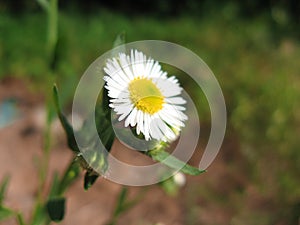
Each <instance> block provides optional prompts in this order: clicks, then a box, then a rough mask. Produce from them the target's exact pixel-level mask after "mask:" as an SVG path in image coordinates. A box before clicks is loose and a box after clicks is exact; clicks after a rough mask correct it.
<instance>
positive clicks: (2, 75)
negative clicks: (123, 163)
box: [0, 0, 300, 225]
mask: <svg viewBox="0 0 300 225" xmlns="http://www.w3.org/2000/svg"><path fill="white" fill-rule="evenodd" d="M41 2H42V1H41ZM58 9H59V13H58V16H57V18H58V28H57V31H58V32H57V37H58V39H57V42H55V41H56V40H55V41H54V42H55V43H57V44H55V47H54V48H52V50H51V34H49V32H51V28H50V31H49V26H50V27H51V25H49V23H50V24H51V22H49V19H48V16H49V15H47V13H46V12H45V10H43V9H42V7H41V6H40V4H38V2H37V1H33V0H19V1H4V0H1V1H0V104H1V105H0V125H1V126H0V127H1V128H0V149H1V158H0V162H1V166H0V168H1V172H0V176H1V177H0V179H2V177H3V176H4V175H5V174H10V175H11V182H10V185H9V188H8V193H7V196H6V203H7V204H8V205H9V206H11V207H13V208H16V209H18V210H20V211H24V212H25V218H26V219H28V220H29V219H30V214H31V209H32V205H33V202H34V194H35V192H36V187H37V186H38V184H37V183H38V181H37V178H35V177H36V175H37V174H38V172H37V171H36V168H37V167H36V165H35V163H34V161H35V160H34V159H35V157H36V156H38V155H40V154H42V150H41V149H42V147H43V145H44V143H45V139H44V136H43V135H44V130H45V123H46V115H45V109H46V108H47V104H51V91H52V85H53V83H54V82H56V83H57V84H58V86H59V88H60V95H61V99H62V103H63V106H64V108H65V110H66V112H67V111H68V110H69V109H70V105H71V101H72V95H73V93H74V90H75V88H76V85H77V82H78V81H79V79H80V77H81V75H82V74H83V72H84V71H85V70H86V68H87V66H88V65H89V64H90V63H91V62H92V61H94V60H95V59H96V58H97V57H98V56H99V55H101V54H102V53H104V52H105V51H108V50H110V49H111V47H112V45H113V42H114V40H115V38H116V37H117V35H118V34H120V33H122V32H123V33H124V34H125V37H126V41H127V42H132V41H137V40H144V39H146V40H148V39H159V40H165V41H170V42H175V43H177V44H180V45H183V46H185V47H187V48H189V49H191V50H192V51H194V52H195V53H196V54H198V55H199V56H200V57H201V58H202V59H203V60H204V61H205V62H206V63H207V64H208V65H209V67H210V68H211V69H212V71H213V72H214V73H215V75H216V77H217V79H218V81H219V83H220V85H221V87H222V89H223V92H224V96H225V100H226V105H227V112H228V127H227V132H226V136H225V140H224V144H223V146H222V150H221V152H220V154H219V155H218V157H217V159H216V161H215V162H214V163H213V164H212V165H211V166H210V167H209V170H208V172H207V173H206V174H203V175H200V176H199V177H189V176H188V177H187V183H186V185H185V186H184V187H183V188H182V189H181V190H180V192H179V194H178V195H177V196H168V195H167V194H166V193H165V192H164V191H163V190H161V189H160V188H159V187H157V186H155V185H154V186H151V187H147V188H146V189H147V190H148V192H147V193H146V194H144V195H143V197H141V200H140V201H139V203H138V204H136V205H135V206H134V207H133V208H132V209H130V210H128V211H127V212H125V213H124V214H123V215H122V216H121V218H120V219H119V222H118V224H135V225H136V224H159V223H160V224H188V225H198V224H209V225H210V224H211V225H212V224H234V225H238V224H255V225H258V224H261V225H267V224H276V225H284V224H285V225H288V224H291V225H292V224H294V225H295V224H299V223H300V222H299V218H300V188H299V187H300V151H299V144H300V143H299V134H300V106H299V99H300V72H299V71H300V63H299V62H300V45H299V44H300V42H299V41H300V39H299V38H300V26H299V24H300V2H299V1H297V0H279V1H275V0H274V1H259V0H253V1H250V0H248V1H237V0H231V1H217V0H211V1H209V0H204V1H197V0H187V1H179V0H152V1H149V0H140V1H137V0H129V1H122V2H120V1H116V0H111V1H106V0H102V1H96V0H88V1H79V0H74V1H59V2H58ZM52 28H53V27H52ZM54 30H55V27H54ZM49 39H50V41H49ZM54 39H55V38H54ZM49 46H50V47H49ZM182 82H183V84H185V83H187V82H185V80H184V79H183V80H182ZM190 92H191V94H192V95H193V96H194V97H199V98H203V94H202V93H201V91H200V90H197V89H193V88H191V87H190ZM203 102H205V99H203ZM205 104H206V103H204V105H205ZM198 108H199V113H200V115H201V123H202V126H201V130H202V132H203V134H204V138H201V139H200V143H199V152H200V153H195V156H194V157H193V158H192V159H191V161H190V163H191V164H192V165H197V162H199V159H200V157H201V149H203V147H204V146H205V134H208V133H209V127H210V117H209V111H208V108H207V107H204V106H203V107H202V106H199V107H198ZM53 127H54V128H52V129H53V130H54V132H53V135H52V136H53V138H52V141H51V143H50V144H51V149H52V152H51V157H50V159H51V160H50V167H51V171H50V172H49V173H53V171H54V170H58V171H61V170H62V169H63V168H64V164H67V162H68V159H70V157H71V152H70V151H69V150H68V149H67V147H66V141H65V137H64V134H63V132H62V131H61V128H60V127H59V124H54V125H53ZM116 145H117V146H118V144H116ZM120 188H121V187H120V186H119V185H117V184H113V183H110V182H109V181H105V180H99V181H97V184H96V185H95V186H94V187H92V188H91V189H90V190H89V191H88V192H84V191H83V189H82V179H79V180H78V182H76V183H75V184H74V186H72V187H71V189H70V191H68V192H67V196H68V197H69V198H70V199H69V200H68V208H67V213H66V220H65V221H64V222H63V223H62V224H87V223H89V224H105V221H107V219H108V218H109V216H110V214H111V213H112V211H113V205H114V202H115V199H116V195H117V194H118V191H119V190H120ZM143 192H144V189H143V188H137V187H130V188H129V193H130V196H131V197H134V196H136V195H139V194H141V193H143ZM0 223H1V222H0ZM1 224H2V223H1ZM3 224H15V222H14V220H13V219H11V220H9V221H8V222H3Z"/></svg>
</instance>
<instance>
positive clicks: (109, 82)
mask: <svg viewBox="0 0 300 225" xmlns="http://www.w3.org/2000/svg"><path fill="white" fill-rule="evenodd" d="M104 71H105V73H106V74H107V75H106V76H105V77H104V80H105V81H106V85H105V88H106V89H107V90H108V96H109V97H110V104H109V106H110V107H111V108H112V109H113V110H114V111H115V112H116V114H117V115H120V116H119V118H118V120H119V121H121V120H125V127H128V126H129V125H130V126H131V127H136V133H137V134H138V135H139V134H140V133H142V134H143V135H144V137H145V139H146V140H150V139H156V140H162V141H171V140H174V139H176V137H177V135H178V134H179V131H180V129H181V128H182V127H183V126H184V121H185V120H187V116H186V115H185V114H184V113H183V111H185V107H184V106H183V105H184V104H185V103H186V101H185V100H184V99H183V98H182V97H181V96H180V94H181V91H182V88H181V87H180V85H179V83H178V80H177V79H176V78H175V77H174V76H171V77H168V76H167V73H166V72H164V71H162V70H161V66H160V65H159V64H158V62H157V61H154V60H153V59H151V58H147V57H146V55H144V54H143V53H142V52H139V51H137V50H135V51H133V50H131V54H130V55H126V54H124V53H120V54H119V56H118V57H117V58H112V59H109V60H108V61H107V63H106V66H105V68H104Z"/></svg>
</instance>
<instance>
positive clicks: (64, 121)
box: [53, 85, 80, 153]
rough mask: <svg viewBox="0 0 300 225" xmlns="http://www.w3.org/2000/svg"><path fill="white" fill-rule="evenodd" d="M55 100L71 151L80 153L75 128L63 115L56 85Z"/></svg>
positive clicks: (54, 89)
mask: <svg viewBox="0 0 300 225" xmlns="http://www.w3.org/2000/svg"><path fill="white" fill-rule="evenodd" d="M53 99H54V104H55V108H56V112H57V114H58V117H59V120H60V122H61V124H62V126H63V128H64V130H65V132H66V135H67V140H68V145H69V148H70V149H71V150H73V151H74V152H75V153H79V152H80V151H79V148H78V146H77V144H76V139H75V135H74V130H73V127H72V126H71V125H70V123H69V122H68V120H67V118H66V117H65V116H64V114H63V113H62V110H61V107H60V103H59V97H58V90H57V87H56V85H54V86H53Z"/></svg>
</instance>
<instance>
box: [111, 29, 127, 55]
mask: <svg viewBox="0 0 300 225" xmlns="http://www.w3.org/2000/svg"><path fill="white" fill-rule="evenodd" d="M124 44H125V32H124V31H123V32H121V33H120V34H118V36H117V37H116V39H115V41H114V43H113V49H112V51H111V57H117V56H118V54H119V53H120V52H124V53H125V50H126V49H125V46H121V45H124Z"/></svg>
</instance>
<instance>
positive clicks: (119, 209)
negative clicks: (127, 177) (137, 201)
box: [114, 187, 127, 216]
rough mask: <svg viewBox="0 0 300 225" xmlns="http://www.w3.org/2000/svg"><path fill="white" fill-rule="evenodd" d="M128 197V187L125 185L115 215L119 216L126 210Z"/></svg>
mask: <svg viewBox="0 0 300 225" xmlns="http://www.w3.org/2000/svg"><path fill="white" fill-rule="evenodd" d="M126 197H127V188H125V187H123V188H122V190H121V193H120V194H119V197H118V202H117V207H116V209H115V213H114V215H115V216H118V215H119V214H120V213H122V212H123V211H124V210H125V208H124V206H125V200H126Z"/></svg>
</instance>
